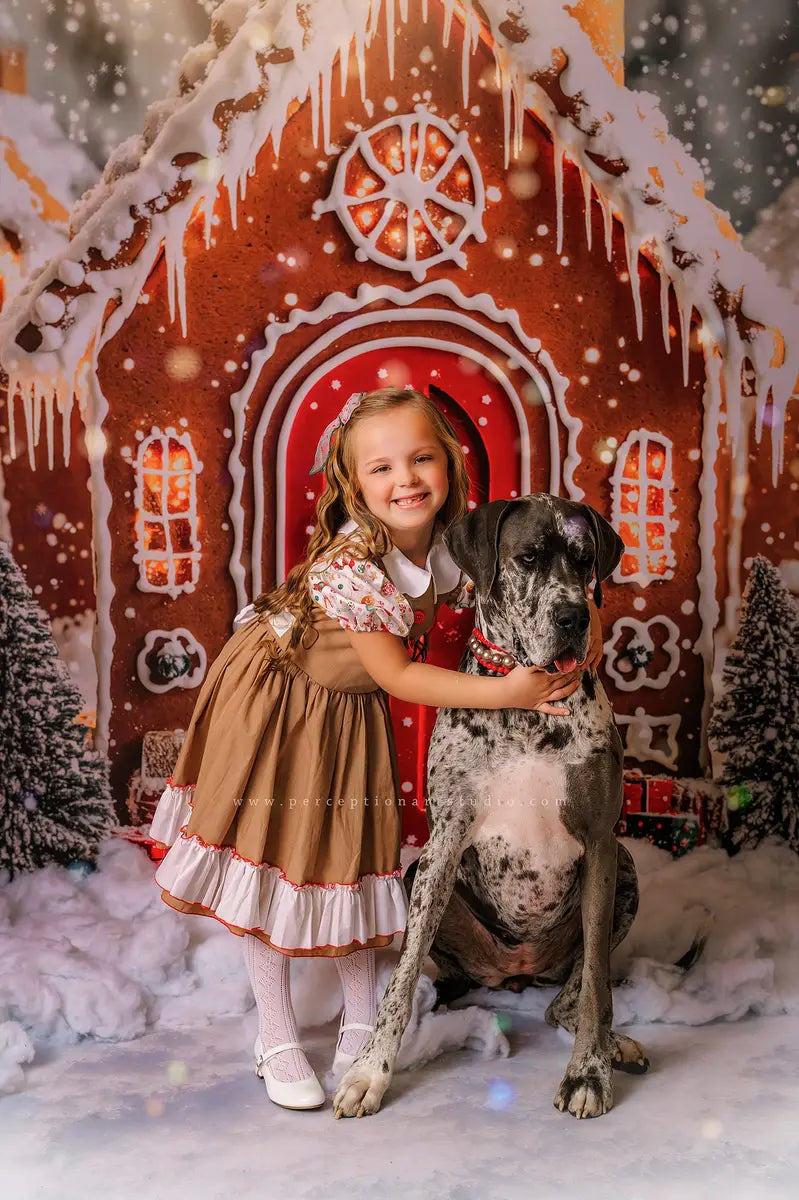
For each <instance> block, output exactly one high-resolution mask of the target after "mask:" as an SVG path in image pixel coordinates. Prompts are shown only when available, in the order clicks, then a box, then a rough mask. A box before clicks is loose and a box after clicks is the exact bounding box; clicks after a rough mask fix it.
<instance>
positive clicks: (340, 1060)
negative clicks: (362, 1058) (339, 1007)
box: [333, 1013, 375, 1073]
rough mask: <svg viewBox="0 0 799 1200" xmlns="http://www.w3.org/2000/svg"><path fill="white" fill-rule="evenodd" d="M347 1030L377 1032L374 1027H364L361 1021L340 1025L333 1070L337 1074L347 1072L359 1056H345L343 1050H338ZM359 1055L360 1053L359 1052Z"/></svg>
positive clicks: (342, 1016) (342, 1017) (342, 1018)
mask: <svg viewBox="0 0 799 1200" xmlns="http://www.w3.org/2000/svg"><path fill="white" fill-rule="evenodd" d="M341 1020H342V1022H343V1020H344V1014H343V1013H342V1015H341ZM347 1029H366V1030H368V1032H369V1033H374V1031H375V1027H374V1025H363V1024H361V1022H360V1021H351V1022H350V1024H349V1025H344V1024H341V1025H339V1029H338V1039H337V1041H336V1055H335V1058H334V1059H333V1070H334V1071H335V1072H336V1073H338V1072H339V1071H342V1070H347V1069H348V1068H349V1067H351V1066H352V1064H353V1063H354V1062H355V1059H356V1058H357V1057H358V1055H357V1054H345V1053H344V1051H343V1050H339V1048H338V1047H339V1042H340V1041H341V1035H342V1033H344V1031H345V1030H347ZM359 1053H360V1051H359Z"/></svg>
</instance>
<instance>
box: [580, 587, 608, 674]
mask: <svg viewBox="0 0 799 1200" xmlns="http://www.w3.org/2000/svg"><path fill="white" fill-rule="evenodd" d="M588 611H589V613H590V614H591V629H590V634H589V640H588V653H587V654H586V656H585V661H584V662H581V663H580V666H581V667H582V668H583V670H587V671H595V670H596V669H597V667H598V666H599V664H600V663H601V662H602V655H603V654H604V652H605V646H604V641H603V639H602V622H601V621H600V619H599V610H598V609H597V606H596V605H595V604H594V602H593V600H591V599H590V598H589V601H588Z"/></svg>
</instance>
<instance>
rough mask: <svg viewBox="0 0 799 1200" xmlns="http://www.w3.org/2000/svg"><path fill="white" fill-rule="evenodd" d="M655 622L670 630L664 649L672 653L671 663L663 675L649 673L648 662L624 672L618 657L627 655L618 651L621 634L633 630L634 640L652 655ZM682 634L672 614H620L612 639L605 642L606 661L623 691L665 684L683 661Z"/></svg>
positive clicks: (667, 653)
mask: <svg viewBox="0 0 799 1200" xmlns="http://www.w3.org/2000/svg"><path fill="white" fill-rule="evenodd" d="M653 625H662V626H663V627H664V628H665V630H666V638H665V640H664V642H663V645H662V646H661V650H662V651H663V653H664V654H666V655H667V656H668V660H669V661H668V664H667V665H666V667H664V669H663V670H662V671H661V672H660V674H659V675H648V674H647V670H646V666H643V665H640V664H637V665H636V664H631V669H633V670H634V672H635V673H634V674H633V675H629V674H627V675H623V674H622V673H621V671H620V670H619V667H618V660H619V657H624V656H623V655H622V656H619V655H617V652H616V650H617V643H618V641H619V638H620V637H621V635H622V633H623V632H624V631H625V630H628V629H629V630H631V631H632V635H633V636H632V641H631V643H630V644H631V645H635V646H637V647H640V648H641V649H642V650H643V651H644V652H645V653H647V654H648V655H650V656H654V654H655V643H654V641H653V638H652V627H653ZM679 636H680V631H679V629H678V627H677V626H676V625H675V624H674V622H673V621H672V620H671V618H670V617H665V616H658V617H651V618H650V619H649V620H648V621H639V620H638V619H637V618H636V617H619V619H618V621H616V622H615V623H614V625H613V629H612V630H611V634H610V637H609V639H608V640H607V641H606V642H605V662H606V664H607V668H608V674H609V675H611V676H612V677H613V680H614V682H615V684H616V686H617V687H618V688H620V689H621V691H623V692H634V691H636V690H637V689H638V688H642V687H648V688H664V687H665V686H666V684H667V683H668V682H669V680H670V679H671V677H672V676H673V674H674V672H675V671H676V670H677V666H678V664H679V661H680V651H679V649H678V648H677V639H678V637H679Z"/></svg>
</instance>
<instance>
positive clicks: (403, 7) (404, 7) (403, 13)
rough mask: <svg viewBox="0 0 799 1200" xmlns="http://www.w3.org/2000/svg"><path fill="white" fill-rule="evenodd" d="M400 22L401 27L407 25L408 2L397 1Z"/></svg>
mask: <svg viewBox="0 0 799 1200" xmlns="http://www.w3.org/2000/svg"><path fill="white" fill-rule="evenodd" d="M399 6H400V20H401V21H402V23H403V25H407V24H408V0H399Z"/></svg>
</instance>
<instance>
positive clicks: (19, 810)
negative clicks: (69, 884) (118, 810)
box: [0, 541, 115, 877]
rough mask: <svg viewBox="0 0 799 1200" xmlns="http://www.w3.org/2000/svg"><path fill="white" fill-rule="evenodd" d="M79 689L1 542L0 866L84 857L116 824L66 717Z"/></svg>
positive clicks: (102, 771) (102, 766) (101, 774)
mask: <svg viewBox="0 0 799 1200" xmlns="http://www.w3.org/2000/svg"><path fill="white" fill-rule="evenodd" d="M82 707H83V702H82V700H81V696H80V693H79V692H78V691H77V689H76V688H75V686H74V684H73V683H72V680H71V679H70V676H69V671H68V670H67V667H66V664H65V663H63V662H62V661H61V659H60V658H59V655H58V649H57V647H56V644H55V642H54V640H53V636H52V633H51V631H50V622H49V621H48V619H47V616H46V615H45V613H44V612H43V611H42V610H41V609H40V608H39V606H38V605H37V604H36V602H35V601H34V599H33V595H32V594H31V591H30V588H29V587H28V586H27V584H26V583H25V580H24V579H23V577H22V573H21V571H20V569H19V567H18V566H17V564H16V563H15V562H14V559H13V558H12V557H11V552H10V550H9V548H8V546H7V544H6V543H5V542H2V541H0V871H3V870H5V871H8V872H9V874H10V876H12V877H13V876H14V875H15V874H17V873H19V872H21V871H30V870H33V869H34V868H36V867H42V866H45V865H46V864H47V863H50V862H57V863H62V864H64V865H67V864H69V863H72V862H75V861H76V860H86V861H91V859H92V858H93V857H94V856H95V854H96V851H97V845H98V843H99V842H100V841H101V839H102V838H104V837H106V836H107V834H108V832H109V830H110V828H111V826H112V825H113V824H114V823H115V814H114V808H113V804H112V802H111V794H110V788H109V780H108V763H107V760H106V759H105V758H104V757H103V756H101V755H100V754H98V753H97V752H96V751H95V750H93V749H91V748H90V747H89V746H88V745H87V744H86V730H85V728H84V727H82V726H81V725H77V724H75V718H76V717H77V715H78V713H79V712H80V711H81V708H82Z"/></svg>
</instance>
